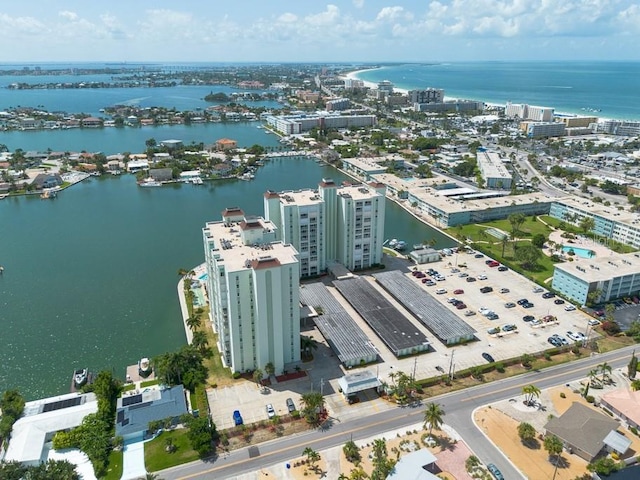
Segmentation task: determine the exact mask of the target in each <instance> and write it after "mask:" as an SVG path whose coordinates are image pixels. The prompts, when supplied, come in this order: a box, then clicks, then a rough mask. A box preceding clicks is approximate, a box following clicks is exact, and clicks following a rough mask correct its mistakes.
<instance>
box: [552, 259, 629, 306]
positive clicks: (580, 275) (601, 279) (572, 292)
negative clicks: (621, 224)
mask: <svg viewBox="0 0 640 480" xmlns="http://www.w3.org/2000/svg"><path fill="white" fill-rule="evenodd" d="M576 248H577V247H576ZM552 287H553V289H554V290H555V291H557V292H559V293H561V294H562V295H564V296H565V297H567V298H569V299H570V300H573V301H575V302H579V303H580V304H582V305H585V304H586V303H587V296H588V295H589V294H590V293H591V292H595V291H596V290H598V291H600V292H601V294H600V296H599V297H598V298H596V299H594V302H595V303H602V302H608V301H610V300H615V299H617V298H623V297H631V296H635V295H640V253H638V252H635V253H627V254H623V255H615V256H607V257H594V258H584V257H583V258H581V259H580V260H579V261H574V262H566V263H558V264H556V265H555V269H554V272H553V283H552Z"/></svg>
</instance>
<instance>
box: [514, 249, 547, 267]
mask: <svg viewBox="0 0 640 480" xmlns="http://www.w3.org/2000/svg"><path fill="white" fill-rule="evenodd" d="M541 255H542V252H541V251H540V249H539V248H536V247H535V246H533V245H523V246H522V247H519V248H518V249H517V250H516V251H515V254H514V257H515V260H516V261H517V262H519V263H520V264H521V265H522V267H523V268H524V269H526V270H531V269H533V267H534V266H535V265H536V263H537V261H538V259H539V258H540V256H541Z"/></svg>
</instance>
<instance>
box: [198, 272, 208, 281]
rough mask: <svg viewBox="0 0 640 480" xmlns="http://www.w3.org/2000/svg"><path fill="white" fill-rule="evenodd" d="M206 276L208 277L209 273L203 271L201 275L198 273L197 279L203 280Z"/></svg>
mask: <svg viewBox="0 0 640 480" xmlns="http://www.w3.org/2000/svg"><path fill="white" fill-rule="evenodd" d="M208 278H209V274H208V273H205V274H203V275H200V276H199V277H198V280H202V281H204V280H206V279H208Z"/></svg>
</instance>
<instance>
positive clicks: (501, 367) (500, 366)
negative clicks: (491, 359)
mask: <svg viewBox="0 0 640 480" xmlns="http://www.w3.org/2000/svg"><path fill="white" fill-rule="evenodd" d="M495 366H496V370H497V371H498V372H500V373H504V363H502V362H497V363H496V364H495Z"/></svg>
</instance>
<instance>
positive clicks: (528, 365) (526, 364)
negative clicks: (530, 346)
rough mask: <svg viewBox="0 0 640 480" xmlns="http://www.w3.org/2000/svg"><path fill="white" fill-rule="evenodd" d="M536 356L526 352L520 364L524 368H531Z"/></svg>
mask: <svg viewBox="0 0 640 480" xmlns="http://www.w3.org/2000/svg"><path fill="white" fill-rule="evenodd" d="M533 360H534V358H533V356H532V355H530V354H528V353H525V354H523V355H522V356H521V357H520V365H522V366H523V367H524V368H531V363H532V362H533Z"/></svg>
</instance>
